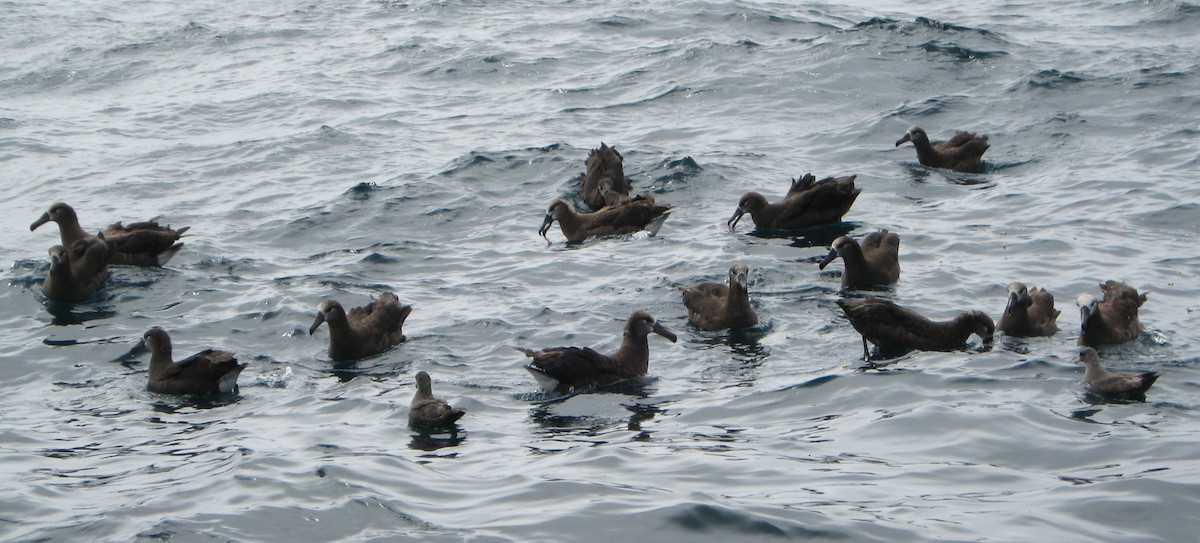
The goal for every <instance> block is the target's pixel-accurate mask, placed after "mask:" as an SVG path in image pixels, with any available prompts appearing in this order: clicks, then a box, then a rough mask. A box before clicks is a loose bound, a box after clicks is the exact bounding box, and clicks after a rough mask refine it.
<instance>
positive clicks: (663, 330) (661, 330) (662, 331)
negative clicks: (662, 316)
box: [654, 322, 679, 343]
mask: <svg viewBox="0 0 1200 543" xmlns="http://www.w3.org/2000/svg"><path fill="white" fill-rule="evenodd" d="M654 333H655V334H658V335H660V336H662V337H665V338H667V339H669V340H671V343H675V342H676V341H678V340H679V337H678V336H676V335H675V332H672V331H671V329H670V328H667V327H666V326H663V325H662V323H660V322H656V323H654Z"/></svg>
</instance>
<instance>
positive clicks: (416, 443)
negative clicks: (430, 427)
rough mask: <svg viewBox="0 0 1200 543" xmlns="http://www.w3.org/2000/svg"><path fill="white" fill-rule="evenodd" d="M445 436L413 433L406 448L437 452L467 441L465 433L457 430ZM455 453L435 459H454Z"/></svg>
mask: <svg viewBox="0 0 1200 543" xmlns="http://www.w3.org/2000/svg"><path fill="white" fill-rule="evenodd" d="M445 433H446V434H447V435H445V436H442V435H436V434H429V433H420V432H418V433H415V434H413V435H412V438H411V439H410V440H409V441H408V448H410V449H412V450H415V451H422V452H430V453H431V452H437V451H440V450H442V449H447V448H450V447H457V446H459V445H462V443H463V442H464V441H466V439H467V433H466V432H463V431H459V430H455V431H448V432H445ZM455 456H457V453H452V454H439V455H437V458H454V457H455Z"/></svg>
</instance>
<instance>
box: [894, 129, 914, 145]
mask: <svg viewBox="0 0 1200 543" xmlns="http://www.w3.org/2000/svg"><path fill="white" fill-rule="evenodd" d="M910 141H912V134H909V133H908V132H905V133H904V135H903V136H901V137H900V139H898V140H896V147H899V146H901V145H903V144H905V143H908V142H910Z"/></svg>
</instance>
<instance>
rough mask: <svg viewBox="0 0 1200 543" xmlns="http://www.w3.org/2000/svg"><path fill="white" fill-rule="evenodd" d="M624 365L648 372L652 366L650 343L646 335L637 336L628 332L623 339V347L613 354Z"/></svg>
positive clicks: (641, 371) (640, 371)
mask: <svg viewBox="0 0 1200 543" xmlns="http://www.w3.org/2000/svg"><path fill="white" fill-rule="evenodd" d="M612 357H613V358H615V359H617V360H618V361H619V362H621V363H622V364H623V365H628V366H630V367H633V368H634V369H636V370H637V372H638V373H646V370H647V369H649V366H650V345H649V342H648V341H647V340H646V337H645V336H643V337H640V338H636V337H633V336H632V335H629V334H626V335H625V337H624V338H622V339H621V348H620V349H617V352H616V354H614V355H613V356H612Z"/></svg>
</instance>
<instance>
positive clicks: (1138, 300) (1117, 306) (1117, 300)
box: [1075, 281, 1149, 346]
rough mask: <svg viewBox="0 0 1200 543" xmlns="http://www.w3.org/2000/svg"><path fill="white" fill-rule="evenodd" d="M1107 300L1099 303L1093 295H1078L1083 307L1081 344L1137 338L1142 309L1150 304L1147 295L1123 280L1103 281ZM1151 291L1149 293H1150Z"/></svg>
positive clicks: (1124, 340) (1107, 342)
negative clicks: (1145, 304) (1140, 308)
mask: <svg viewBox="0 0 1200 543" xmlns="http://www.w3.org/2000/svg"><path fill="white" fill-rule="evenodd" d="M1100 291H1101V292H1103V293H1104V299H1103V300H1101V301H1099V302H1097V301H1096V297H1095V296H1092V295H1091V294H1080V295H1079V297H1077V298H1075V303H1076V305H1078V306H1079V321H1080V325H1079V327H1080V333H1079V344H1080V345H1087V346H1095V345H1113V344H1116V343H1125V342H1126V341H1130V340H1132V339H1134V338H1137V337H1138V335H1139V334H1141V333H1142V330H1145V328H1143V327H1142V323H1141V321H1139V320H1138V308H1139V307H1141V306H1142V304H1144V303H1146V294H1138V291H1137V289H1135V288H1133V287H1131V286H1129V285H1127V284H1125V283H1122V282H1120V281H1105V282H1103V283H1100ZM1147 294H1149V293H1147Z"/></svg>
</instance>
